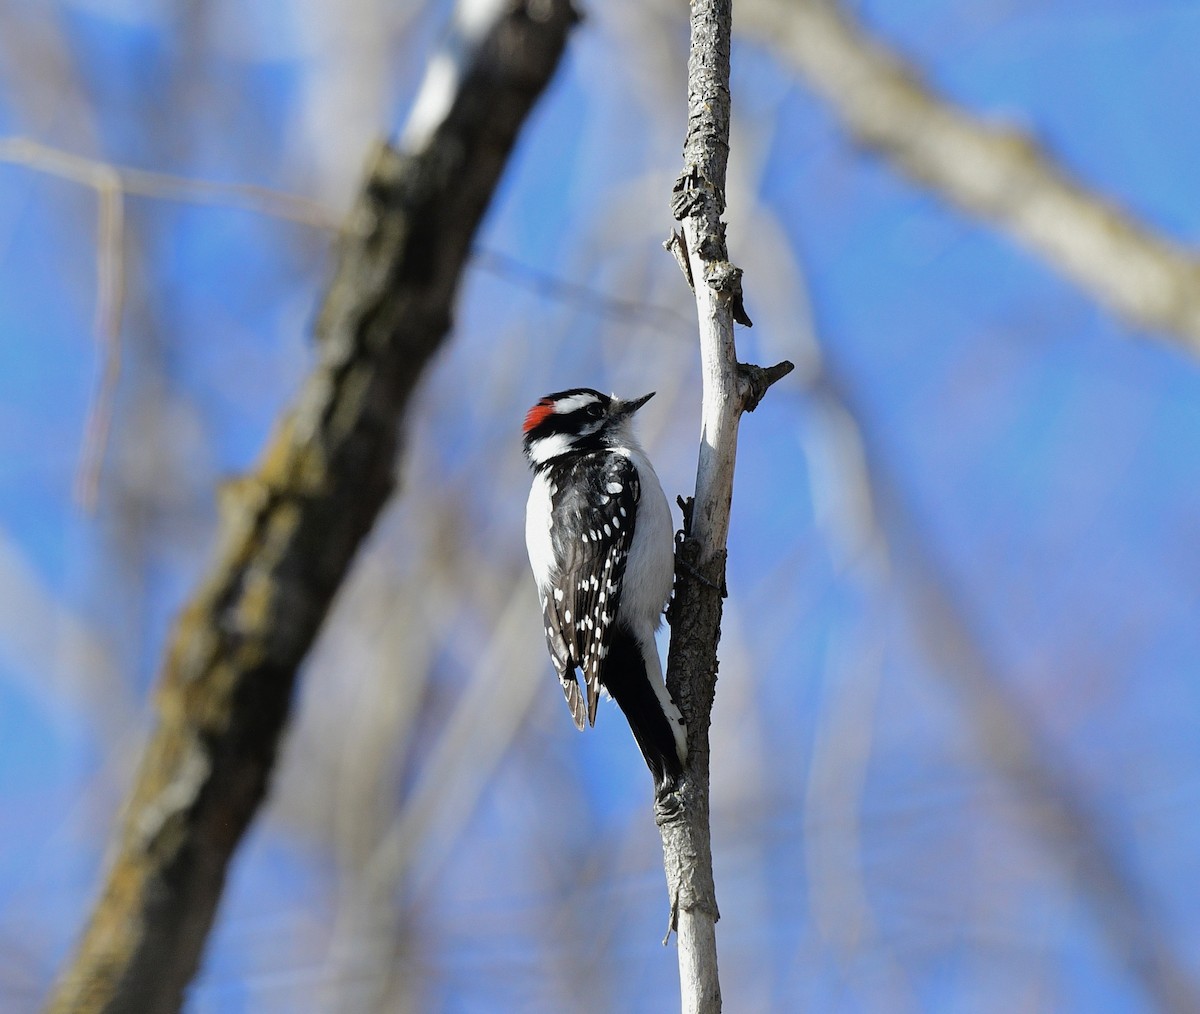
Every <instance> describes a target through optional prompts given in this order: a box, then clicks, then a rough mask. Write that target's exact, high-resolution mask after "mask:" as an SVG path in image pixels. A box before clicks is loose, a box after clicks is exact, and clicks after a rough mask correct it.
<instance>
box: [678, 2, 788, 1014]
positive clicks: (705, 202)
mask: <svg viewBox="0 0 1200 1014" xmlns="http://www.w3.org/2000/svg"><path fill="white" fill-rule="evenodd" d="M732 18H733V12H732V2H731V0H693V2H692V5H691V53H690V56H689V59H688V132H687V138H686V140H685V141H684V149H683V158H684V170H683V172H682V174H681V175H680V177H679V179H678V180H677V181H676V183H675V188H674V193H673V197H672V201H671V209H672V212H673V213H674V215H675V218H676V219H677V220H678V221H680V222H682V223H683V230H682V231H681V232H675V233H673V234H672V237H671V239H670V240H669V241H668V243H667V248H668V249H669V250H670V251H671V252H672V253H673V254H674V255H675V258H676V260H677V261H678V262H679V265H680V267H681V268H682V269H683V272H684V275H685V277H686V278H687V279H688V282H689V284H691V286H692V288H693V291H694V292H695V295H696V312H697V315H698V317H699V323H700V361H701V370H702V374H703V378H704V396H703V399H704V400H703V409H702V413H701V425H700V429H701V435H700V460H699V463H698V466H697V470H696V495H695V498H694V500H693V501H692V502H691V504H690V506H689V507H688V508H687V509H685V517H684V539H683V542H682V543H681V544H680V545H679V547H678V553H677V570H676V578H677V580H676V591H675V600H674V604H673V606H672V629H671V647H670V654H669V658H668V666H667V685H668V686H669V687H670V690H671V693H672V695H673V696H674V697H675V699H676V701H678V702H679V706H680V708H681V710H682V711H683V715H684V717H685V718H686V720H687V724H688V762H687V769H686V771H685V772H684V778H683V781H682V783H681V785H680V786H679V788H678V791H676V792H674V793H671V794H669V795H667V796H665V797H661V798H659V799H658V800H657V801H656V806H655V816H656V818H657V821H658V826H659V830H660V832H661V834H662V842H663V864H664V869H665V871H666V876H667V887H668V891H669V892H670V897H671V923H670V926H671V929H674V930H675V931H676V932H677V933H678V938H679V980H680V993H681V998H682V1008H683V1010H684V1011H685V1012H716V1011H719V1010H720V1009H721V985H720V981H719V977H718V972H717V941H716V922H717V919H718V918H719V914H718V911H717V898H716V888H715V886H714V884H713V875H712V840H711V830H710V827H709V752H708V751H709V745H708V730H709V726H710V724H711V716H712V705H713V696H714V693H715V691H716V678H717V642H718V641H719V640H720V636H721V597H722V589H723V587H724V583H725V554H726V550H725V545H726V540H727V536H728V533H729V507H730V502H731V500H732V497H733V466H734V459H735V457H736V454H737V430H738V422H739V421H740V419H741V415H742V413H743V412H746V411H753V409H754V408H755V407H756V406H757V404H758V402H759V400H760V399H761V398H762V396H763V394H765V393H766V390H767V388H769V387H770V386H771V384H773V383H774V382H775V381H776V380H779V379H780V378H781V377H783V376H785V375H786V374H787V373H789V372H790V371H791V369H792V365H791V363H781V364H779V365H778V366H775V367H772V368H771V369H770V370H769V371H764V370H761V369H759V368H758V367H756V366H744V365H742V364H739V363H738V361H737V349H736V347H735V344H734V336H733V325H734V321H735V320H737V321H740V322H741V323H743V324H747V325H749V323H750V319H749V317H748V316H747V315H746V312H745V309H744V307H743V306H742V289H741V274H742V273H741V270H740V269H738V268H736V267H734V266H733V265H732V264H731V263H730V262H729V254H728V251H727V249H726V246H725V225H724V223H723V222H722V221H721V214H722V213H723V212H724V210H725V174H726V165H727V162H728V159H729V116H730V95H729V46H730V38H731V34H732Z"/></svg>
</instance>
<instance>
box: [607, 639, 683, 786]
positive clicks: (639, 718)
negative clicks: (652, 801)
mask: <svg viewBox="0 0 1200 1014" xmlns="http://www.w3.org/2000/svg"><path fill="white" fill-rule="evenodd" d="M657 668H658V667H657V666H656V667H655V669H656V671H655V672H653V673H648V672H647V671H646V660H645V659H644V658H643V657H642V652H641V649H640V648H639V647H638V643H637V640H636V639H635V638H634V637H633V635H632V634H631V633H629V631H628V630H627V629H626V628H625V627H624V626H623V625H617V626H616V627H615V629H614V630H613V632H612V639H611V640H610V642H609V645H608V655H607V656H606V657H605V659H604V663H603V665H602V666H601V669H600V682H601V683H603V684H604V686H605V688H606V689H607V690H608V692H609V693H610V694H611V695H612V698H613V700H615V701H616V702H617V706H618V707H620V709H621V710H622V711H623V712H624V713H625V719H626V720H627V721H628V722H629V728H630V729H631V730H632V731H633V738H634V739H635V740H636V741H637V745H638V748H639V749H640V750H641V751H642V756H643V757H644V758H645V759H646V766H647V767H649V768H650V773H651V774H652V775H653V776H654V784H655V786H656V787H657V788H658V789H659V790H662V789H663V788H666V787H670V786H673V785H674V784H675V783H676V782H677V781H678V780H679V778H680V777H681V776H682V775H683V759H682V758H681V757H680V748H679V745H678V743H677V740H676V734H675V730H674V729H672V728H671V722H672V721H675V722H679V723H682V719H681V718H680V717H679V713H678V709H677V708H675V706H674V702H671V704H670V707H671V711H672V712H674V714H668V713H667V712H666V711H665V710H664V705H663V701H662V700H661V699H660V693H659V692H656V690H655V687H654V684H653V683H652V682H651V680H661V679H662V677H661V675H660V674H659V673H658V672H657ZM661 693H662V695H663V696H665V690H663V691H661ZM667 700H668V701H669V698H667Z"/></svg>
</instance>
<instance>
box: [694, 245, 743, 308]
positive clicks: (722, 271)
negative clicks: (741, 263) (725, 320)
mask: <svg viewBox="0 0 1200 1014" xmlns="http://www.w3.org/2000/svg"><path fill="white" fill-rule="evenodd" d="M724 245H725V244H724V242H722V243H721V246H722V247H723V246H724ZM723 252H724V251H722V253H723ZM704 281H705V282H706V283H707V284H708V287H709V288H710V289H712V290H713V292H715V293H716V294H717V295H718V296H720V297H721V298H722V299H723V300H725V301H727V302H728V303H729V304H730V309H731V310H732V312H733V319H734V320H736V321H737V322H738V323H739V324H742V325H744V326H745V327H753V326H754V321H752V320H751V319H750V315H749V314H748V313H746V306H745V304H744V303H743V302H742V269H741V268H739V267H737V266H735V265H733V264H731V263H730V262H729V261H727V260H725V259H724V258H723V257H722V258H721V259H714V260H707V261H706V262H705V265H704Z"/></svg>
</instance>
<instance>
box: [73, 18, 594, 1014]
mask: <svg viewBox="0 0 1200 1014" xmlns="http://www.w3.org/2000/svg"><path fill="white" fill-rule="evenodd" d="M574 21H575V14H574V12H573V10H572V8H571V6H570V4H569V2H567V0H529V2H528V3H512V4H506V5H504V7H503V13H502V14H501V15H500V16H499V17H498V18H497V20H496V21H495V22H494V24H492V26H491V27H490V29H489V30H488V31H487V33H486V34H485V35H484V36H483V37H482V39H481V40H480V42H479V44H478V46H477V47H476V48H475V49H474V50H473V52H472V55H471V59H470V61H469V63H468V64H467V65H466V67H465V68H464V72H463V74H462V77H461V80H460V83H459V88H458V91H457V94H456V95H453V96H452V98H453V101H452V102H451V103H450V104H449V106H448V109H447V110H446V111H444V116H443V117H442V118H441V119H440V121H439V123H440V125H438V126H436V128H435V129H432V130H430V131H428V132H427V134H426V136H425V137H424V138H423V139H422V140H423V141H424V144H423V147H422V148H421V150H420V151H418V152H416V153H413V154H402V153H400V152H398V151H397V150H395V149H393V148H391V147H386V146H385V147H382V148H381V149H380V150H379V152H378V153H377V154H376V156H375V158H374V160H373V163H372V165H371V167H370V171H369V173H368V176H367V181H366V184H365V186H364V189H363V192H362V195H361V197H360V198H359V200H358V202H357V205H356V206H355V208H354V210H353V212H352V213H351V215H350V218H349V221H348V223H347V227H346V230H345V234H344V236H343V238H342V246H341V250H340V256H339V263H338V269H337V273H336V276H335V277H334V279H333V282H332V284H331V286H330V289H329V292H328V293H327V295H326V298H325V303H324V306H323V308H322V311H321V314H320V318H319V320H318V322H317V340H318V345H317V348H318V355H319V362H318V364H317V366H316V368H315V369H314V371H313V373H312V375H311V376H310V377H309V379H308V381H307V383H306V384H305V386H304V388H303V389H302V391H301V392H300V394H299V396H298V397H297V399H296V402H295V404H294V405H293V406H292V407H291V409H290V410H289V411H288V412H287V414H286V415H285V416H284V418H283V419H282V420H281V422H280V423H279V425H278V426H277V428H276V432H275V434H274V435H273V437H272V439H271V441H270V443H269V445H268V447H267V449H266V451H265V452H264V454H263V456H262V459H261V461H260V462H259V465H258V467H257V468H256V470H255V471H254V472H253V473H252V474H250V475H248V476H247V477H245V478H244V479H242V480H241V481H239V482H238V483H236V484H233V486H232V487H231V488H230V490H229V491H228V494H227V496H226V497H225V500H224V503H223V512H222V519H221V530H220V533H219V536H218V545H217V549H216V552H215V555H214V560H213V563H212V565H211V567H210V570H209V573H208V576H207V577H206V578H205V580H204V582H203V584H202V585H201V587H200V589H199V590H198V591H197V593H196V595H195V596H194V597H193V599H192V601H191V602H190V603H189V604H188V605H187V607H186V608H185V609H184V611H183V614H182V616H181V617H180V619H179V621H178V623H177V624H176V628H175V631H174V634H173V637H172V639H171V644H170V646H169V649H168V651H167V656H166V663H165V665H164V669H163V673H162V679H161V683H160V686H159V690H158V716H159V721H158V726H157V728H156V729H155V730H154V732H153V734H152V736H151V739H150V743H149V745H148V747H147V749H146V753H145V755H144V757H143V759H142V763H141V766H140V768H139V770H138V773H137V778H136V783H135V785H134V787H133V790H132V792H131V795H130V797H129V799H128V801H127V804H126V807H125V817H124V821H123V826H122V828H121V831H120V837H119V839H118V841H117V843H116V846H115V856H114V859H113V862H112V865H111V867H110V869H109V872H108V878H107V883H106V884H105V887H104V892H103V895H102V897H101V899H100V901H99V903H98V905H97V907H96V909H95V911H94V912H93V914H92V918H91V921H90V924H89V926H88V929H87V932H86V934H85V935H84V937H83V940H82V942H81V944H80V947H79V951H78V953H77V954H76V955H75V957H74V959H73V960H72V962H71V963H70V964H69V965H68V966H67V967H66V968H65V969H64V971H63V973H62V976H61V978H60V981H59V983H58V986H57V991H56V993H55V994H54V996H53V998H52V1000H51V1003H50V1010H52V1011H56V1012H67V1011H72V1012H83V1011H88V1012H90V1011H129V1012H137V1014H155V1012H160V1011H174V1010H177V1009H178V1008H179V1006H180V1004H181V1002H182V997H183V991H184V988H185V987H186V986H187V983H188V982H189V981H190V979H191V977H192V975H193V973H194V972H195V969H196V967H197V964H198V962H199V959H200V955H201V952H202V949H203V946H204V941H205V939H206V937H207V934H208V930H209V927H210V926H211V924H212V921H213V917H214V914H215V911H216V908H217V904H218V902H219V900H220V896H221V890H222V887H223V885H224V881H225V874H226V869H227V866H228V864H229V861H230V859H231V858H232V856H233V854H234V851H235V850H236V848H237V846H238V843H239V842H240V841H241V837H242V834H243V832H244V831H245V829H246V827H247V825H248V824H249V822H250V820H251V819H252V818H253V816H254V814H255V812H256V811H257V809H258V806H259V804H260V803H261V801H262V799H263V797H264V795H265V793H266V791H267V783H268V779H269V776H270V773H271V768H272V766H273V764H274V760H275V752H276V747H277V744H278V741H279V736H280V733H281V731H282V729H283V726H284V724H285V722H286V720H287V715H288V708H289V703H290V700H291V696H292V688H293V684H294V682H295V678H296V670H297V667H298V666H299V665H300V663H301V661H302V660H303V658H304V656H305V653H306V652H307V650H308V648H309V646H310V645H311V643H312V641H313V638H314V637H315V636H316V634H317V631H318V629H319V627H320V624H321V621H322V619H323V618H324V616H325V613H326V611H327V610H328V608H329V605H330V602H331V601H332V599H333V596H334V594H335V592H336V591H337V588H338V586H339V584H340V582H341V580H342V578H343V576H344V575H345V573H346V571H347V568H348V567H349V566H350V562H351V560H352V559H353V557H354V553H355V551H356V550H357V548H358V546H359V545H360V544H361V542H362V540H363V538H364V537H365V536H366V534H367V532H368V531H369V530H370V528H371V525H372V523H373V522H374V520H375V518H376V516H377V515H378V513H379V511H380V509H381V508H382V506H383V504H384V502H385V501H386V499H387V497H388V495H389V494H390V492H391V490H392V486H393V481H394V480H393V473H394V469H395V463H396V451H397V443H398V430H399V425H400V421H401V419H402V418H403V415H404V412H405V409H406V407H407V405H408V402H409V397H410V395H411V394H412V392H413V389H414V388H415V386H416V384H417V382H418V380H419V379H420V377H421V375H422V372H423V370H424V367H425V365H426V364H427V363H428V361H429V359H430V357H431V356H432V355H433V353H434V352H435V351H436V349H437V348H438V346H439V345H440V344H441V342H442V341H443V339H444V338H445V336H446V333H447V331H448V329H449V326H450V318H451V307H452V303H453V299H454V295H455V292H456V290H457V287H458V281H459V276H460V274H461V271H462V267H463V263H464V261H465V259H466V257H467V254H468V251H469V249H470V245H471V241H472V238H473V236H474V234H475V230H476V227H477V226H478V224H479V221H480V219H481V218H482V216H483V213H484V211H485V209H486V208H487V205H488V202H489V201H490V200H491V197H492V194H493V192H494V190H495V187H496V183H497V181H498V179H499V177H500V174H501V172H502V171H503V169H504V166H505V163H506V161H507V158H508V155H509V152H510V151H511V150H512V147H513V144H514V143H515V141H516V138H517V135H518V133H519V131H520V129H521V126H522V124H523V123H524V122H525V119H526V116H527V114H528V113H529V111H530V109H531V108H532V106H533V104H534V102H535V101H536V100H537V98H538V96H539V95H540V94H541V92H542V90H543V88H544V87H545V85H546V84H547V82H548V81H549V80H550V77H551V75H552V74H553V72H554V70H555V67H556V66H557V64H558V60H559V57H560V56H561V54H562V51H563V47H564V44H565V41H566V35H567V31H568V29H569V28H570V26H571V24H572V23H573V22H574Z"/></svg>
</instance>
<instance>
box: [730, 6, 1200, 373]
mask: <svg viewBox="0 0 1200 1014" xmlns="http://www.w3.org/2000/svg"><path fill="white" fill-rule="evenodd" d="M740 10H741V12H742V14H743V16H744V22H743V24H744V27H745V28H746V29H747V30H748V31H749V32H750V33H751V34H753V35H754V36H756V37H757V38H759V39H761V40H762V41H764V42H766V43H767V44H769V45H771V46H773V47H775V48H777V49H778V50H779V51H780V52H781V53H782V54H783V55H784V56H785V57H786V58H788V59H789V60H791V62H792V63H793V64H794V65H795V66H796V67H798V68H799V69H800V71H801V72H802V73H803V74H805V76H806V77H807V78H808V80H809V82H810V84H811V85H812V86H813V87H814V88H815V89H816V90H817V91H818V92H820V93H821V95H823V96H824V98H825V99H826V100H827V101H828V102H829V104H830V105H831V107H832V108H833V110H834V112H835V113H836V114H837V115H838V116H839V117H840V118H841V120H842V123H843V125H844V126H845V128H846V129H847V130H848V131H849V132H850V134H851V135H852V136H853V137H854V138H855V139H856V140H857V141H859V142H861V143H862V144H864V145H867V146H868V147H870V148H873V149H874V150H876V151H878V152H879V153H881V154H882V155H883V156H885V157H886V158H887V159H889V160H890V161H891V162H892V163H893V164H894V165H895V166H897V167H898V168H899V169H901V170H902V171H903V172H904V173H906V174H907V175H908V176H910V177H911V178H912V179H914V180H915V181H916V182H918V183H921V184H923V185H925V186H928V187H930V188H931V189H933V190H934V191H936V192H937V193H938V194H940V195H941V196H943V197H945V198H947V199H948V200H950V201H951V202H952V203H954V204H956V205H957V206H958V207H959V208H961V209H963V210H964V211H967V212H970V213H971V214H973V215H977V216H979V217H981V218H984V219H987V220H988V221H991V222H993V223H994V224H996V225H997V226H999V227H1000V228H1001V229H1003V230H1004V231H1005V232H1007V233H1008V234H1009V235H1011V236H1012V237H1014V238H1015V239H1017V240H1018V241H1019V242H1021V243H1022V244H1024V245H1025V246H1026V247H1028V248H1030V249H1031V250H1033V251H1034V252H1036V253H1038V254H1040V255H1041V256H1042V257H1044V258H1045V259H1046V260H1047V261H1048V262H1049V263H1050V264H1051V265H1053V266H1054V267H1055V268H1057V269H1058V270H1059V271H1061V272H1062V273H1063V274H1065V275H1066V276H1067V277H1068V278H1070V279H1072V280H1073V281H1074V282H1075V283H1076V284H1078V285H1079V286H1081V287H1082V288H1083V289H1085V290H1086V291H1088V292H1089V293H1091V295H1092V296H1093V297H1095V298H1096V299H1098V300H1099V301H1100V302H1101V303H1104V304H1106V305H1107V306H1109V307H1111V308H1112V309H1114V310H1116V311H1117V312H1118V313H1120V314H1122V315H1123V316H1125V317H1127V318H1129V319H1130V320H1131V321H1133V322H1135V323H1137V324H1140V325H1142V326H1144V327H1149V328H1153V329H1155V330H1157V331H1161V332H1165V333H1167V334H1169V335H1171V336H1173V337H1174V338H1176V339H1177V340H1179V341H1180V342H1181V343H1182V344H1183V345H1184V346H1185V347H1187V348H1189V349H1190V350H1191V351H1192V352H1193V353H1200V258H1198V257H1197V255H1196V254H1195V253H1194V252H1192V251H1190V250H1187V249H1185V248H1183V247H1182V246H1180V245H1178V244H1176V243H1174V242H1172V241H1170V240H1168V239H1166V238H1164V237H1162V236H1160V235H1158V234H1157V233H1155V232H1154V231H1152V230H1151V229H1149V228H1147V227H1146V226H1145V225H1143V224H1141V223H1140V222H1138V221H1137V220H1136V219H1135V218H1133V216H1131V215H1129V214H1128V213H1127V212H1124V211H1122V210H1120V209H1118V208H1116V207H1115V206H1113V205H1112V204H1111V203H1109V202H1108V201H1107V200H1105V199H1104V198H1103V197H1101V196H1100V195H1098V194H1095V193H1093V192H1091V191H1090V190H1088V189H1087V188H1085V187H1084V186H1082V185H1081V184H1080V183H1078V182H1076V181H1075V180H1073V179H1072V178H1071V177H1070V175H1069V174H1068V173H1067V172H1066V171H1065V170H1064V169H1063V168H1061V167H1060V166H1059V165H1057V164H1056V163H1055V161H1054V160H1053V159H1052V158H1051V157H1050V155H1049V154H1047V153H1046V152H1045V151H1043V150H1042V149H1041V148H1039V147H1038V145H1037V144H1036V142H1035V141H1034V140H1033V139H1031V138H1030V137H1028V136H1026V135H1025V134H1023V133H1020V132H1018V131H1016V130H1014V129H1012V128H1004V127H998V126H991V125H988V124H986V123H984V122H981V121H980V120H979V119H978V118H976V117H974V116H972V115H971V114H969V113H967V112H966V111H964V110H963V109H961V108H959V107H958V106H956V105H954V104H952V103H950V102H948V101H947V100H945V99H943V98H942V97H940V96H939V95H937V94H936V93H935V92H934V91H933V90H932V89H930V88H929V87H928V86H926V85H925V84H924V83H923V82H922V81H921V80H920V75H919V74H918V72H917V71H916V69H915V68H913V67H911V66H910V65H909V64H907V63H906V62H905V61H904V60H903V59H902V58H901V57H900V56H898V55H897V54H895V53H894V52H892V51H890V50H889V49H887V48H885V47H884V46H882V45H881V44H879V43H878V42H876V41H874V40H872V39H871V38H870V37H869V36H868V35H867V34H866V33H865V32H864V31H863V29H862V28H861V27H860V26H859V25H858V24H856V23H855V21H854V20H853V18H852V16H851V15H850V14H849V13H847V12H846V10H845V8H844V7H839V6H838V5H837V4H836V3H834V2H832V0H793V2H789V3H785V2H783V0H744V3H743V6H742V7H741V8H740Z"/></svg>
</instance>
